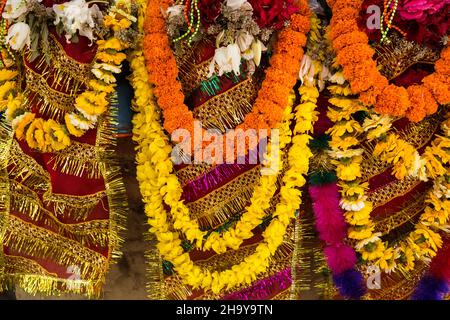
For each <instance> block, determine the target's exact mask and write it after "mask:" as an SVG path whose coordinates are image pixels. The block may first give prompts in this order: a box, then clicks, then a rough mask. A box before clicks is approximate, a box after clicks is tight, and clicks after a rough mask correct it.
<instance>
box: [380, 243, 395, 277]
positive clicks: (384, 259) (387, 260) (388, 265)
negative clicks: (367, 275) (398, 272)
mask: <svg viewBox="0 0 450 320" xmlns="http://www.w3.org/2000/svg"><path fill="white" fill-rule="evenodd" d="M399 257H400V255H399V252H398V250H396V249H394V248H387V249H386V250H384V252H383V255H382V256H381V257H380V258H379V259H378V261H377V262H376V264H377V265H378V266H379V267H380V269H381V270H383V271H384V272H387V273H391V272H392V271H394V270H395V268H396V267H397V263H396V259H398V258H399Z"/></svg>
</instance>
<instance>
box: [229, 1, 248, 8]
mask: <svg viewBox="0 0 450 320" xmlns="http://www.w3.org/2000/svg"><path fill="white" fill-rule="evenodd" d="M245 3H248V2H247V0H227V3H226V5H227V7H229V8H230V9H231V10H238V9H239V8H240V7H242V6H243V5H244V4H245Z"/></svg>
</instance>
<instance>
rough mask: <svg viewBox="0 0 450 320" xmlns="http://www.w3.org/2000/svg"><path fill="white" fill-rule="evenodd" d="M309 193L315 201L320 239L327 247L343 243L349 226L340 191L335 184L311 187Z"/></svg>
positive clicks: (314, 207)
mask: <svg viewBox="0 0 450 320" xmlns="http://www.w3.org/2000/svg"><path fill="white" fill-rule="evenodd" d="M309 193H310V195H311V198H312V200H313V209H314V213H315V215H316V225H317V230H318V231H319V237H320V239H321V240H323V241H325V243H326V244H327V245H332V244H338V243H341V242H342V241H343V240H344V239H345V237H346V235H347V224H346V222H345V220H344V215H343V212H342V210H341V207H340V206H339V191H338V187H337V185H336V184H334V183H329V184H325V185H321V186H311V187H310V188H309Z"/></svg>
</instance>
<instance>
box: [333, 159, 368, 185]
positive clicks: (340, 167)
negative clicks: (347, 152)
mask: <svg viewBox="0 0 450 320" xmlns="http://www.w3.org/2000/svg"><path fill="white" fill-rule="evenodd" d="M361 161H362V156H357V157H353V158H351V159H344V160H343V159H341V160H332V163H333V164H335V165H336V175H337V176H338V178H339V179H341V180H344V181H353V180H355V179H356V178H360V177H361V176H362V173H361Z"/></svg>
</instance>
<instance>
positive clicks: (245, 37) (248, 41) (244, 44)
mask: <svg viewBox="0 0 450 320" xmlns="http://www.w3.org/2000/svg"><path fill="white" fill-rule="evenodd" d="M254 40H255V38H254V37H253V36H252V35H251V34H250V33H248V32H239V33H238V35H237V37H236V43H237V45H238V46H239V49H240V50H241V52H245V51H247V50H248V49H250V46H251V45H252V43H253V41H254Z"/></svg>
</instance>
